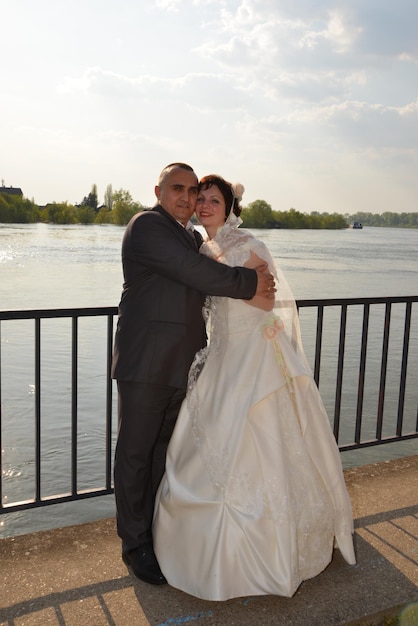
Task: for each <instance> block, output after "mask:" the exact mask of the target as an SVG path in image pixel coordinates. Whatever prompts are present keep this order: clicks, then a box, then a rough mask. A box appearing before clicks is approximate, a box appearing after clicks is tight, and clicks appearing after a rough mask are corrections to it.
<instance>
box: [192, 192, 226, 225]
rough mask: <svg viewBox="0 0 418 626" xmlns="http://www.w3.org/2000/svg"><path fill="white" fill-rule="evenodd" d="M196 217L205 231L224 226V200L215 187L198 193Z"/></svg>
mask: <svg viewBox="0 0 418 626" xmlns="http://www.w3.org/2000/svg"><path fill="white" fill-rule="evenodd" d="M196 215H197V218H198V220H199V222H200V223H201V224H202V226H204V228H206V229H207V228H210V229H217V228H220V227H221V226H223V225H224V224H225V200H224V197H223V195H222V193H221V191H220V189H219V188H218V187H217V186H216V185H212V187H209V189H202V190H201V191H199V195H198V197H197V203H196Z"/></svg>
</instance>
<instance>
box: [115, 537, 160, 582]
mask: <svg viewBox="0 0 418 626" xmlns="http://www.w3.org/2000/svg"><path fill="white" fill-rule="evenodd" d="M122 559H123V562H124V563H125V564H126V565H128V567H130V568H131V570H132V571H133V573H134V574H135V576H136V577H137V578H139V579H140V580H143V581H145V582H146V583H150V584H151V585H165V584H167V581H166V579H165V577H164V574H163V573H162V571H161V570H160V566H159V565H158V561H157V557H156V556H155V554H154V550H153V548H152V545H150V544H145V545H144V546H141V547H139V548H135V550H131V551H130V552H123V553H122Z"/></svg>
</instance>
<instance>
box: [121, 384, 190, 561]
mask: <svg viewBox="0 0 418 626" xmlns="http://www.w3.org/2000/svg"><path fill="white" fill-rule="evenodd" d="M185 395H186V390H185V389H176V388H174V387H168V386H164V385H148V384H144V383H140V382H136V381H119V380H118V437H117V442H116V451H115V465H114V485H115V500H116V522H117V530H118V535H119V537H120V538H121V539H122V550H123V551H124V552H129V551H130V550H134V549H135V548H137V547H139V546H141V545H143V544H144V543H147V542H149V541H152V534H151V526H152V519H153V514H154V503H155V495H156V493H157V489H158V486H159V484H160V482H161V478H162V477H163V474H164V471H165V459H166V452H167V447H168V444H169V441H170V438H171V435H172V433H173V430H174V426H175V423H176V420H177V416H178V414H179V411H180V407H181V403H182V401H183V400H184V398H185Z"/></svg>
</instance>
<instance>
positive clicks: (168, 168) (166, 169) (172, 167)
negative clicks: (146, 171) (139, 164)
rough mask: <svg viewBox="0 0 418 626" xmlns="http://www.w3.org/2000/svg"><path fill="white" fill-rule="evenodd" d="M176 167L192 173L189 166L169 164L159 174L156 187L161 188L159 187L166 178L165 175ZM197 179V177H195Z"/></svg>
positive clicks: (192, 170) (185, 164)
mask: <svg viewBox="0 0 418 626" xmlns="http://www.w3.org/2000/svg"><path fill="white" fill-rule="evenodd" d="M176 167H180V168H181V169H182V170H187V171H188V172H193V174H194V173H195V172H194V169H193V168H192V166H191V165H187V163H170V164H169V165H166V166H165V168H164V169H163V171H162V172H161V174H160V176H159V178H158V186H159V187H161V185H162V184H163V182H164V179H165V178H166V176H167V174H169V173H170V172H171V170H174V169H175V168H176ZM196 178H197V176H196Z"/></svg>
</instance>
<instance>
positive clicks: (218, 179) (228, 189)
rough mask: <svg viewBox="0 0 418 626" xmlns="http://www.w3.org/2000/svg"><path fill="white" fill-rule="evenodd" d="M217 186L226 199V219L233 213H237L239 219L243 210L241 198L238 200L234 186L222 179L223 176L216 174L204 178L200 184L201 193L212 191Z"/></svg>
mask: <svg viewBox="0 0 418 626" xmlns="http://www.w3.org/2000/svg"><path fill="white" fill-rule="evenodd" d="M213 185H215V186H216V187H218V189H219V191H220V192H221V194H222V195H223V197H224V200H225V219H226V218H227V217H228V215H229V214H230V212H231V208H232V211H233V212H234V213H235V215H236V216H237V217H239V215H240V213H241V211H242V208H241V206H240V204H239V203H240V200H241V198H237V197H236V196H235V194H234V190H233V188H232V184H231V183H229V182H228V181H227V180H225V179H224V178H222V176H217V175H216V174H209V175H208V176H204V177H203V178H202V179H201V180H200V182H199V191H201V190H202V189H203V190H205V189H210V188H211V187H213Z"/></svg>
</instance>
